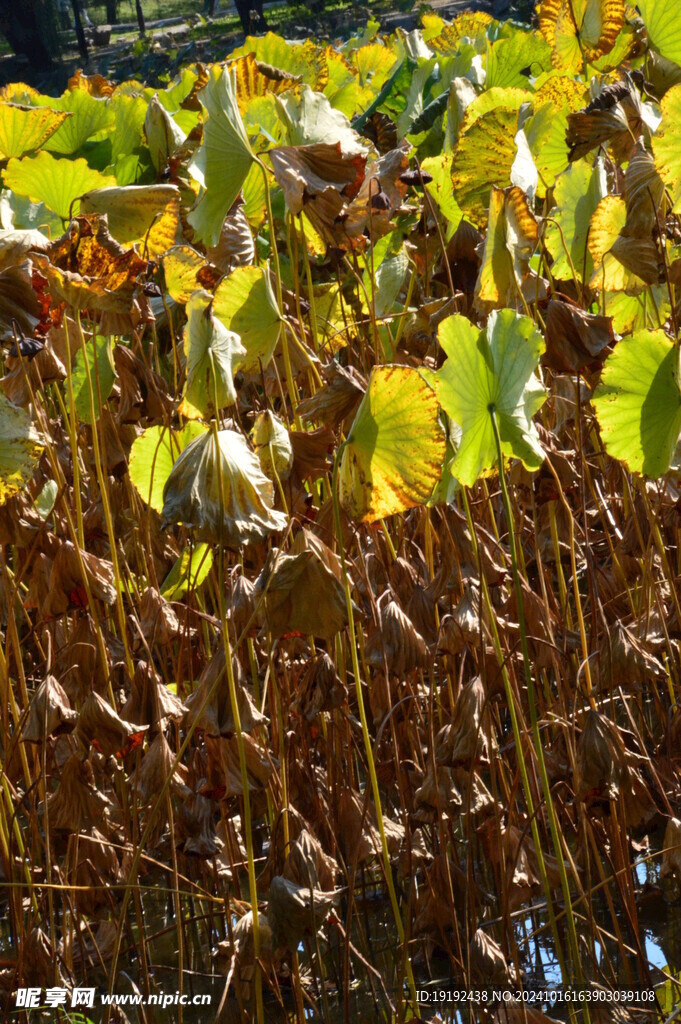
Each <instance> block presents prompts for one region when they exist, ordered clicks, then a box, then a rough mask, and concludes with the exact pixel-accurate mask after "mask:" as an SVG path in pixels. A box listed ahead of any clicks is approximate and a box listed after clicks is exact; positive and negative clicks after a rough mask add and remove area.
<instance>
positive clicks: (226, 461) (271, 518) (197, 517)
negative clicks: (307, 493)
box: [162, 430, 287, 547]
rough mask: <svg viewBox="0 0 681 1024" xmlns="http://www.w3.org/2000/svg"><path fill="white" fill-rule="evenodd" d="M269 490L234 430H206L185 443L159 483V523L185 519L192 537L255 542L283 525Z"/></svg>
mask: <svg viewBox="0 0 681 1024" xmlns="http://www.w3.org/2000/svg"><path fill="white" fill-rule="evenodd" d="M273 503H274V489H273V484H272V481H271V480H268V479H267V477H266V476H265V475H264V473H263V472H262V469H261V468H260V463H259V461H258V458H257V456H256V455H255V454H254V453H253V452H252V451H251V450H250V448H249V447H248V444H247V442H246V439H245V438H244V437H242V435H241V434H239V433H237V432H236V431H235V430H221V431H219V432H218V434H217V440H216V437H215V434H214V432H213V431H212V430H209V431H207V432H206V433H205V434H202V435H200V436H199V437H197V438H196V440H195V441H192V442H191V444H189V445H187V447H186V448H185V449H184V451H183V452H181V454H180V456H179V458H178V459H177V460H176V462H175V464H174V466H173V468H172V470H171V472H170V476H169V477H168V479H167V481H166V484H165V487H164V488H163V513H162V519H163V524H164V525H168V524H170V523H186V524H188V525H190V526H192V527H194V529H195V532H196V537H197V539H198V540H205V541H209V542H211V543H219V542H220V541H222V542H223V543H224V544H226V545H228V546H230V547H240V546H241V545H243V544H256V543H258V542H259V541H261V540H264V539H265V537H266V536H267V535H268V534H269V533H271V532H272V531H275V530H283V529H284V527H285V526H286V522H287V520H286V516H285V515H284V514H283V513H282V512H277V511H275V510H274V508H273V507H272V506H273Z"/></svg>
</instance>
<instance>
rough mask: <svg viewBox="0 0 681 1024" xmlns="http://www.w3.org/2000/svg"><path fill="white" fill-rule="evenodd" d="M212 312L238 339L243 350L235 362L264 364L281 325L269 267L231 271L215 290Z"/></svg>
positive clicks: (248, 365)
mask: <svg viewBox="0 0 681 1024" xmlns="http://www.w3.org/2000/svg"><path fill="white" fill-rule="evenodd" d="M213 313H214V315H215V317H216V319H217V320H219V321H220V323H221V324H223V325H224V326H225V327H226V328H227V329H228V330H229V331H234V332H235V334H238V336H239V338H240V339H241V344H242V345H243V347H244V352H243V353H240V357H241V358H239V359H238V360H237V363H236V365H237V366H238V367H239V369H242V370H257V369H258V368H259V366H260V364H262V366H263V367H264V366H267V364H268V363H269V361H270V360H271V358H272V356H273V355H274V351H275V349H276V347H277V342H278V341H279V335H280V333H281V324H282V317H281V314H280V312H279V309H278V307H277V300H276V298H275V295H274V292H273V291H272V284H271V282H270V275H269V270H268V269H263V268H262V267H237V268H236V270H233V271H232V273H231V274H229V275H228V276H227V277H225V278H223V280H222V281H221V282H220V284H219V285H218V287H217V289H216V292H215V300H214V302H213Z"/></svg>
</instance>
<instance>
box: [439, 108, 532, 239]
mask: <svg viewBox="0 0 681 1024" xmlns="http://www.w3.org/2000/svg"><path fill="white" fill-rule="evenodd" d="M509 91H511V90H509ZM517 125H518V108H517V107H516V106H515V105H513V106H511V107H497V108H496V109H494V110H491V111H490V112H489V113H486V114H483V115H482V117H479V118H478V119H477V120H476V121H475V122H474V123H473V124H472V126H471V127H470V128H469V129H468V131H466V132H465V133H464V134H463V135H462V137H461V138H460V140H459V144H458V146H457V150H456V153H455V154H454V162H453V164H452V184H453V186H454V198H455V199H456V201H457V203H458V204H459V206H460V207H461V209H462V210H463V212H464V214H465V215H466V217H467V218H468V219H469V220H470V221H472V222H473V224H475V225H476V227H482V226H483V225H484V224H485V222H486V220H487V211H488V207H489V199H490V194H491V191H492V186H493V185H497V186H498V187H499V188H504V187H505V186H507V185H510V183H511V181H510V175H511V167H512V166H513V161H514V160H515V156H516V143H515V135H516V130H517Z"/></svg>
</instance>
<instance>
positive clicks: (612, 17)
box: [539, 0, 625, 71]
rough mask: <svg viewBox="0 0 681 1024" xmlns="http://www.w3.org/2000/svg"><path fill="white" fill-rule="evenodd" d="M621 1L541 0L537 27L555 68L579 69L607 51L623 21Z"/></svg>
mask: <svg viewBox="0 0 681 1024" xmlns="http://www.w3.org/2000/svg"><path fill="white" fill-rule="evenodd" d="M624 6H625V5H624V0H544V2H543V3H542V5H541V7H540V9H539V27H540V29H541V31H542V34H543V36H544V38H545V39H546V42H547V43H548V44H549V46H550V47H551V49H552V51H553V53H552V55H551V62H552V64H553V66H554V67H558V68H565V69H567V70H569V71H580V70H582V69H583V67H584V64H585V61H594V60H596V59H597V58H598V57H601V56H603V54H605V53H609V52H610V50H612V48H613V46H614V45H615V41H616V40H617V36H618V35H619V31H620V29H621V28H622V25H623V24H624Z"/></svg>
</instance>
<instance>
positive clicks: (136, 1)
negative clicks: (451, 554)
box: [135, 0, 147, 36]
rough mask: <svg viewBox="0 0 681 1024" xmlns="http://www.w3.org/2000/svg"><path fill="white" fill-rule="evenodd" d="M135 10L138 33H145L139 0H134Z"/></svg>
mask: <svg viewBox="0 0 681 1024" xmlns="http://www.w3.org/2000/svg"><path fill="white" fill-rule="evenodd" d="M135 10H136V11H137V24H138V25H139V27H140V35H141V36H143V35H146V31H147V29H146V26H145V24H144V13H143V11H142V4H141V3H140V0H135Z"/></svg>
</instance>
